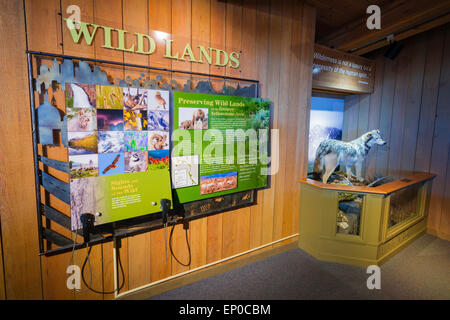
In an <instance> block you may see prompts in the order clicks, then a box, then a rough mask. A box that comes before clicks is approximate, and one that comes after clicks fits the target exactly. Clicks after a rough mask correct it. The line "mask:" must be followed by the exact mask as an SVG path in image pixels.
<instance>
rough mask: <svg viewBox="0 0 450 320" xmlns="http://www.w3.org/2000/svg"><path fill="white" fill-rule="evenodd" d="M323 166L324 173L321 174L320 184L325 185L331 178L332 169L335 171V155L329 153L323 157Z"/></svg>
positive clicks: (336, 163) (336, 162)
mask: <svg viewBox="0 0 450 320" xmlns="http://www.w3.org/2000/svg"><path fill="white" fill-rule="evenodd" d="M324 165H325V173H324V174H323V177H322V182H323V183H327V181H328V178H329V177H330V176H331V174H332V173H333V171H334V169H336V167H337V165H338V158H337V155H335V154H333V153H329V154H327V155H326V156H324Z"/></svg>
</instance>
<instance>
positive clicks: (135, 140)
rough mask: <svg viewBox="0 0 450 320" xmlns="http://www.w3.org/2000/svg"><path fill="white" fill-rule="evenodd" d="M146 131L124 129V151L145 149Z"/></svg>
mask: <svg viewBox="0 0 450 320" xmlns="http://www.w3.org/2000/svg"><path fill="white" fill-rule="evenodd" d="M147 136H148V133H147V131H140V132H139V131H138V132H133V131H126V132H124V147H125V152H130V151H147V139H148V138H147Z"/></svg>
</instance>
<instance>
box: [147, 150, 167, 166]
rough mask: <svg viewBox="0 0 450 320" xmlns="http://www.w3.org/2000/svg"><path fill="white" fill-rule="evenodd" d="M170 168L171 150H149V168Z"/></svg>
mask: <svg viewBox="0 0 450 320" xmlns="http://www.w3.org/2000/svg"><path fill="white" fill-rule="evenodd" d="M168 168H169V150H159V151H149V152H148V169H149V170H158V169H168Z"/></svg>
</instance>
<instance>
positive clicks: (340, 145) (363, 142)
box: [314, 130, 386, 183]
mask: <svg viewBox="0 0 450 320" xmlns="http://www.w3.org/2000/svg"><path fill="white" fill-rule="evenodd" d="M385 144H386V141H384V140H383V139H382V138H381V135H380V130H372V131H369V132H367V133H365V134H363V135H362V136H361V137H359V138H357V139H355V140H352V141H350V142H345V141H340V140H334V139H327V140H323V141H322V142H321V143H320V144H319V146H318V147H317V151H316V159H315V161H314V174H315V175H316V176H319V175H320V173H323V175H322V182H323V183H327V181H328V178H329V177H330V175H331V174H332V173H333V171H334V170H335V169H336V167H337V166H338V164H342V165H344V166H345V172H346V173H347V177H348V178H349V179H350V178H351V176H352V166H353V165H355V169H356V178H357V179H358V180H359V181H361V182H362V181H363V180H364V179H363V178H362V177H361V169H362V164H363V162H364V159H365V158H366V156H367V154H368V153H369V150H370V148H372V147H373V146H375V145H379V146H382V145H385Z"/></svg>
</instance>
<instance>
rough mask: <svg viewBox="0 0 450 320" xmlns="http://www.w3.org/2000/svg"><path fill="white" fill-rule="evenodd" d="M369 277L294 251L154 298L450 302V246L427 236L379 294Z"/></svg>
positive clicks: (384, 269)
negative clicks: (368, 286)
mask: <svg viewBox="0 0 450 320" xmlns="http://www.w3.org/2000/svg"><path fill="white" fill-rule="evenodd" d="M368 277H369V275H368V274H367V273H366V269H365V268H360V267H353V266H348V265H342V264H336V263H327V262H321V261H318V260H316V259H315V258H313V257H312V256H310V255H309V254H307V253H306V252H304V251H302V250H300V249H292V250H289V251H286V252H284V253H281V254H278V255H275V256H272V257H269V258H267V259H264V260H261V261H257V262H255V263H252V264H249V265H246V266H243V267H240V268H237V269H234V270H232V271H229V272H226V273H223V274H220V275H216V276H213V277H210V278H207V279H204V280H201V281H198V282H196V283H192V284H189V285H186V286H184V287H180V288H178V289H175V290H172V291H168V292H165V293H163V294H160V295H157V296H154V297H152V298H151V299H155V300H164V299H174V300H177V299H183V300H189V299H197V300H207V299H224V300H227V299H249V300H251V299H257V300H259V299H275V300H276V299H283V300H287V299H450V242H448V241H445V240H442V239H439V238H436V237H434V236H431V235H429V234H426V235H424V236H422V237H421V238H419V239H417V240H416V241H415V242H413V243H412V244H410V245H409V246H408V247H407V248H405V249H404V250H402V251H401V252H399V253H398V254H397V255H396V256H395V257H393V258H392V259H390V260H389V261H387V262H386V263H385V264H384V265H382V266H381V289H380V290H369V289H367V287H366V281H367V278H368Z"/></svg>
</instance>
